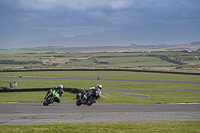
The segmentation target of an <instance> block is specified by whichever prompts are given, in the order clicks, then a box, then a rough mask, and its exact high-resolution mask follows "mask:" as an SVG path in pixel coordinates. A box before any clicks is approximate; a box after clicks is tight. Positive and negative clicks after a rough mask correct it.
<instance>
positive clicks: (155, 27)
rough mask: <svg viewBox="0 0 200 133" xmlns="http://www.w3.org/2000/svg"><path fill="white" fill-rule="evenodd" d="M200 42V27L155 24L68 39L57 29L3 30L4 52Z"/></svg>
mask: <svg viewBox="0 0 200 133" xmlns="http://www.w3.org/2000/svg"><path fill="white" fill-rule="evenodd" d="M192 41H200V26H199V25H189V26H188V25H187V26H183V25H175V26H174V25H168V24H164V23H152V24H148V25H144V26H140V27H126V28H122V29H119V30H115V31H106V32H103V33H100V34H91V35H82V36H75V37H65V36H63V35H62V34H61V33H59V32H57V31H53V30H38V29H28V28H23V29H20V28H0V49H9V48H26V47H38V46H63V47H86V46H119V45H122V46H123V45H131V44H138V45H149V44H153V45H156V44H188V43H190V42H192Z"/></svg>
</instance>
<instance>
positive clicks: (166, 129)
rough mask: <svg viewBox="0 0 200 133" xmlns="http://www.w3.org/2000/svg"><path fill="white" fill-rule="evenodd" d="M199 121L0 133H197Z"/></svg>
mask: <svg viewBox="0 0 200 133" xmlns="http://www.w3.org/2000/svg"><path fill="white" fill-rule="evenodd" d="M199 131H200V122H199V121H186V122H185V121H183V122H142V123H137V122H136V123H126V122H125V123H104V122H100V123H56V124H41V125H0V132H1V133H24V132H28V133H39V132H48V133H62V132H67V133H79V132H82V133H133V132H134V133H143V132H145V133H146V132H154V133H156V132H162V133H183V132H186V133H198V132H199Z"/></svg>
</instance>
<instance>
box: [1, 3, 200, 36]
mask: <svg viewBox="0 0 200 133" xmlns="http://www.w3.org/2000/svg"><path fill="white" fill-rule="evenodd" d="M157 22H161V23H167V24H173V25H176V24H181V25H186V24H187V25H196V24H199V23H200V0H0V28H2V27H7V28H12V27H17V28H43V29H52V30H57V31H59V32H60V33H62V34H63V35H65V36H75V35H81V34H92V33H99V32H103V31H106V30H115V29H119V28H122V27H130V26H132V27H137V26H141V25H145V24H149V23H157Z"/></svg>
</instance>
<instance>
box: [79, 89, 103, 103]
mask: <svg viewBox="0 0 200 133" xmlns="http://www.w3.org/2000/svg"><path fill="white" fill-rule="evenodd" d="M100 93H101V91H100V90H99V89H92V90H89V92H86V91H84V92H82V93H79V94H78V95H77V99H78V100H77V101H76V105H77V106H81V105H82V104H84V105H87V106H91V105H92V104H93V103H96V100H97V99H98V98H99V97H100ZM85 94H86V95H87V98H85V97H84V95H85Z"/></svg>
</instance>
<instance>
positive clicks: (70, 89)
mask: <svg viewBox="0 0 200 133" xmlns="http://www.w3.org/2000/svg"><path fill="white" fill-rule="evenodd" d="M50 89H51V88H30V89H10V88H6V89H5V88H4V89H1V90H0V93H1V92H29V91H48V90H50ZM63 89H64V91H70V92H71V93H79V92H82V91H83V89H77V88H63Z"/></svg>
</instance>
